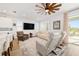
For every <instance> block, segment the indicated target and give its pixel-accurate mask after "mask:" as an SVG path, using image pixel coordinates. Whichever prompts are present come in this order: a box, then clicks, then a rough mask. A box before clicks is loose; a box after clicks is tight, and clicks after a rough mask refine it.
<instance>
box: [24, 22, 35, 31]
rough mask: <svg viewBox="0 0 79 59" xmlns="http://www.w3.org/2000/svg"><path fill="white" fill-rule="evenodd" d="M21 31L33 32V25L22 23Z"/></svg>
mask: <svg viewBox="0 0 79 59" xmlns="http://www.w3.org/2000/svg"><path fill="white" fill-rule="evenodd" d="M23 29H24V30H33V29H34V24H32V23H24V24H23Z"/></svg>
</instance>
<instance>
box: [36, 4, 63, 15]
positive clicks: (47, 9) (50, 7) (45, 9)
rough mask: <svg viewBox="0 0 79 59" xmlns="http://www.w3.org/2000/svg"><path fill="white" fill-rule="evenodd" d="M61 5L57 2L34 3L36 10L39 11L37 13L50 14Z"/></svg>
mask: <svg viewBox="0 0 79 59" xmlns="http://www.w3.org/2000/svg"><path fill="white" fill-rule="evenodd" d="M61 6H62V4H58V3H41V5H36V7H37V8H38V10H37V11H39V13H42V14H49V15H51V13H55V12H56V11H58V10H59V9H60V7H61Z"/></svg>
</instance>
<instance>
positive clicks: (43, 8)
mask: <svg viewBox="0 0 79 59" xmlns="http://www.w3.org/2000/svg"><path fill="white" fill-rule="evenodd" d="M36 7H39V8H42V9H44V8H43V7H41V6H39V5H36Z"/></svg>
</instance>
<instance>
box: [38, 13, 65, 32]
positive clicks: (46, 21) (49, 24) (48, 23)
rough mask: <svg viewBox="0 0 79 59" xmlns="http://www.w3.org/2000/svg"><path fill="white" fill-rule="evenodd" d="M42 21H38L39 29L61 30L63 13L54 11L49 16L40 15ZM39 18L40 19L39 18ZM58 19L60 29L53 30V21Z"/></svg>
mask: <svg viewBox="0 0 79 59" xmlns="http://www.w3.org/2000/svg"><path fill="white" fill-rule="evenodd" d="M41 19H43V21H40V22H39V24H40V26H39V27H40V31H41V30H42V31H46V30H47V31H62V30H63V20H64V15H63V13H56V14H54V15H51V16H46V17H42V18H41ZM39 20H40V19H39ZM57 20H60V23H61V24H60V30H54V29H53V21H57Z"/></svg>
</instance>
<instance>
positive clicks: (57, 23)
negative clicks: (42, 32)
mask: <svg viewBox="0 0 79 59" xmlns="http://www.w3.org/2000/svg"><path fill="white" fill-rule="evenodd" d="M53 29H54V30H59V29H60V21H59V20H58V21H54V22H53Z"/></svg>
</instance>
